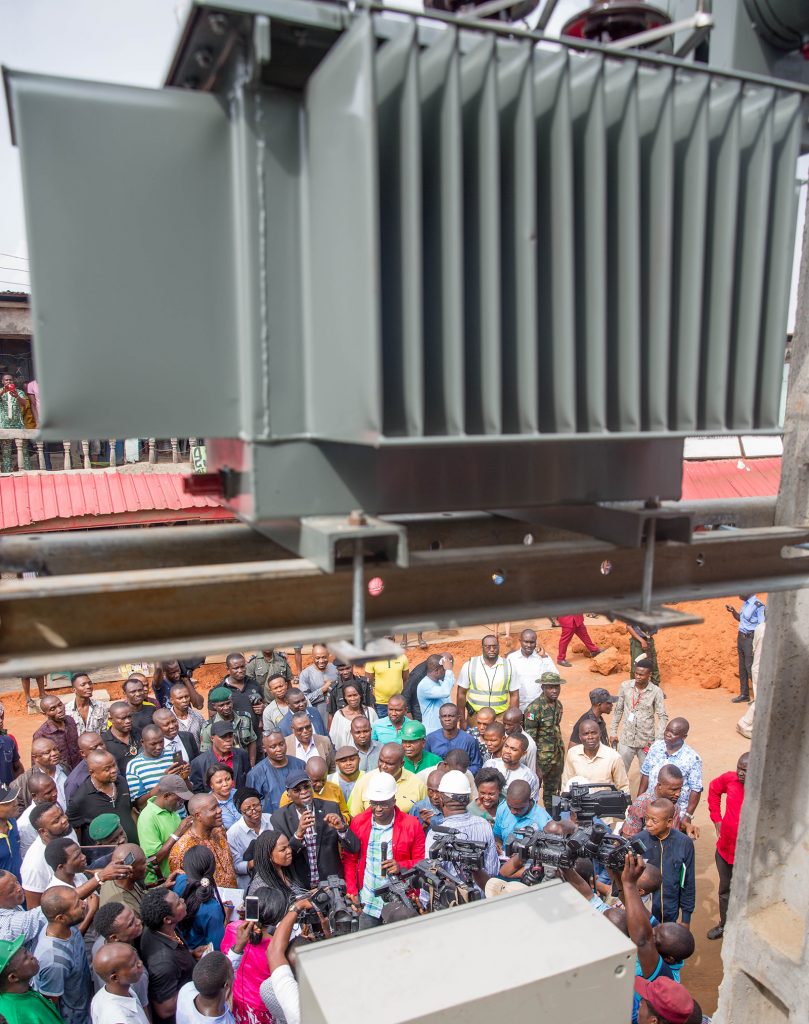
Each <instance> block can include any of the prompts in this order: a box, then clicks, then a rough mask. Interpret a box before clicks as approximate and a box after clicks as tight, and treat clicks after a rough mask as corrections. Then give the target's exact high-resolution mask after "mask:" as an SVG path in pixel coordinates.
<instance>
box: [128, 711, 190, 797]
mask: <svg viewBox="0 0 809 1024" xmlns="http://www.w3.org/2000/svg"><path fill="white" fill-rule="evenodd" d="M182 767H183V766H182V765H179V764H175V763H174V759H173V755H172V754H171V753H170V752H167V753H164V752H163V733H162V732H161V730H160V727H159V726H157V725H146V726H144V728H143V732H142V733H141V740H140V753H139V754H138V755H137V756H136V757H133V758H132V760H131V761H130V762H129V764H128V765H127V766H126V783H127V785H128V786H129V793H130V797H131V799H132V805H133V806H134V807H136V808H137V809H138V810H139V811H140V810H142V809H143V808H144V807H145V806H146V801H147V800H148V799H149V797H152V796H154V795H155V794H156V793H157V784H158V782H159V781H160V780H161V779H162V778H163V776H164V775H168V774H171V775H176V774H178V773H179V772H180V769H181V768H182Z"/></svg>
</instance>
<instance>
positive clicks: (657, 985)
mask: <svg viewBox="0 0 809 1024" xmlns="http://www.w3.org/2000/svg"><path fill="white" fill-rule="evenodd" d="M635 991H636V992H637V993H638V995H639V996H640V997H641V999H645V1000H646V1002H647V1003H648V1004H649V1006H651V1008H652V1009H653V1010H654V1012H655V1013H659V1014H660V1015H661V1016H662V1017H665V1019H666V1020H667V1021H669V1022H670V1024H686V1022H687V1021H688V1018H689V1017H690V1016H691V1011H692V1010H693V1009H694V997H693V996H692V995H691V994H690V993H689V991H688V989H687V988H684V987H683V986H682V985H678V984H677V982H676V981H674V980H672V979H671V978H655V980H654V981H646V979H645V978H635Z"/></svg>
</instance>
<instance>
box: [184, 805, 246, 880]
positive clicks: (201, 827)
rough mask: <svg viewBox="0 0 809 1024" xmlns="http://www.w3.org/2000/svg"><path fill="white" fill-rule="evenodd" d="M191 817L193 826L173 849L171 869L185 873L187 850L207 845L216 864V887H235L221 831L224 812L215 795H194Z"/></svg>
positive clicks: (234, 876)
mask: <svg viewBox="0 0 809 1024" xmlns="http://www.w3.org/2000/svg"><path fill="white" fill-rule="evenodd" d="M188 816H189V817H190V818H191V820H192V823H193V824H192V825H191V828H189V830H188V831H187V832H185V833H184V834H183V835H182V836H180V838H179V840H178V841H177V842H176V843H175V844H174V846H173V847H172V848H171V853H170V854H169V869H170V870H171V871H182V869H183V857H185V854H186V851H187V850H190V849H191V847H192V846H207V847H208V849H209V850H210V851H211V853H212V854H213V855H214V860H215V861H216V870H215V872H214V881H215V882H216V884H217V885H224V886H227V887H228V888H231V889H233V888H235V887H236V871H235V869H234V867H233V858H232V857H231V855H230V847H229V846H228V840H227V835H226V834H225V830H224V828H222V809H221V807H220V806H219V804H218V802H217V799H216V797H215V796H214V795H213V793H195V794H194V796H192V797H191V799H190V800H189V801H188Z"/></svg>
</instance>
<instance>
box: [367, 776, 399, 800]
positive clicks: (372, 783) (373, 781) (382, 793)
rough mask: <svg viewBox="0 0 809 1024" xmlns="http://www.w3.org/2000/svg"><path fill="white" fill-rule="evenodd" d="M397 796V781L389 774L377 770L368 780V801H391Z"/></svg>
mask: <svg viewBox="0 0 809 1024" xmlns="http://www.w3.org/2000/svg"><path fill="white" fill-rule="evenodd" d="M395 796H396V779H394V777H393V776H392V775H388V774H387V772H381V771H379V769H377V770H376V771H375V772H373V773H372V774H371V776H370V777H369V779H368V788H367V789H366V790H365V799H366V800H391V799H392V798H393V797H395Z"/></svg>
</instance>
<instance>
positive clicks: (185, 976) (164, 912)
mask: <svg viewBox="0 0 809 1024" xmlns="http://www.w3.org/2000/svg"><path fill="white" fill-rule="evenodd" d="M184 917H185V901H184V900H182V899H180V897H179V896H177V894H176V893H173V892H172V891H171V890H170V889H165V888H163V887H162V886H161V887H160V888H158V889H152V890H151V891H150V892H147V893H146V895H145V896H144V897H143V899H142V900H141V904H140V919H141V921H142V922H143V934H142V935H141V937H140V953H141V957H142V958H143V963H144V965H145V966H146V970H147V972H148V974H149V1003H150V1005H151V1007H152V1015H153V1019H154V1022H155V1024H174V1020H175V1014H176V1011H177V993H178V992H179V991H180V989H181V988H182V986H183V985H185V984H186V982H188V981H190V980H191V975H192V973H193V971H194V964H195V963H196V961H195V960H194V956H193V954H192V953H191V950H190V949H189V948H188V946H186V944H185V942H183V940H182V939H181V938H180V936H179V935H178V933H177V925H178V924H179V923H180V922H181V921H182V920H183V918H184Z"/></svg>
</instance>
